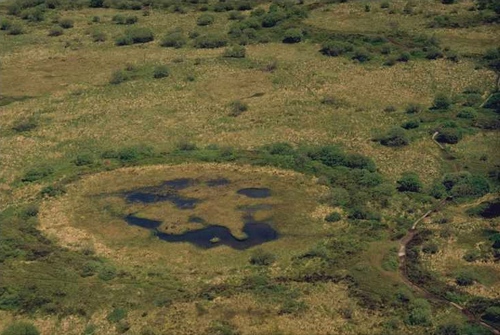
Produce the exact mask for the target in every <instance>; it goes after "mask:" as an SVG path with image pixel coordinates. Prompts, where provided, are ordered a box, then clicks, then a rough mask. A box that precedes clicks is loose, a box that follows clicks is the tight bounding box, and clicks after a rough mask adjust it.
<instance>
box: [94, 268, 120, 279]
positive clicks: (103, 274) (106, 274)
mask: <svg viewBox="0 0 500 335" xmlns="http://www.w3.org/2000/svg"><path fill="white" fill-rule="evenodd" d="M97 276H98V277H99V279H101V280H104V281H108V280H112V279H114V278H115V277H116V269H115V267H114V266H112V265H104V266H102V267H101V268H100V269H99V273H98V275H97Z"/></svg>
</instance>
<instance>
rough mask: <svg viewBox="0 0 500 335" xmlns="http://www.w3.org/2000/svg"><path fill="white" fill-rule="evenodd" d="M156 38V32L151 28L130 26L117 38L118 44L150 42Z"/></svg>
mask: <svg viewBox="0 0 500 335" xmlns="http://www.w3.org/2000/svg"><path fill="white" fill-rule="evenodd" d="M153 40H154V34H153V32H152V31H151V29H149V28H130V29H127V30H126V31H125V33H124V34H123V35H122V36H120V37H118V38H117V39H116V45H118V46H121V45H131V44H138V43H148V42H151V41H153Z"/></svg>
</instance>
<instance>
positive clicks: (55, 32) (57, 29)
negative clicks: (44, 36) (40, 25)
mask: <svg viewBox="0 0 500 335" xmlns="http://www.w3.org/2000/svg"><path fill="white" fill-rule="evenodd" d="M63 33H64V30H63V28H61V27H60V26H53V27H52V28H50V30H49V36H51V37H55V36H61V35H62V34H63Z"/></svg>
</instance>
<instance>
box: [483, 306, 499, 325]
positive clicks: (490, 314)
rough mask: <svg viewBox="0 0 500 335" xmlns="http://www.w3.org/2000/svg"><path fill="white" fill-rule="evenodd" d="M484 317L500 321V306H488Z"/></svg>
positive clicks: (487, 319) (488, 319)
mask: <svg viewBox="0 0 500 335" xmlns="http://www.w3.org/2000/svg"><path fill="white" fill-rule="evenodd" d="M483 319H485V320H486V321H490V322H496V323H500V307H499V306H492V307H488V308H487V309H486V311H485V313H484V315H483Z"/></svg>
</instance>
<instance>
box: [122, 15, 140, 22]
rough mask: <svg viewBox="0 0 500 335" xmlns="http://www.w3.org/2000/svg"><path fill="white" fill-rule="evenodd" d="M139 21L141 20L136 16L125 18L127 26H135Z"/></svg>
mask: <svg viewBox="0 0 500 335" xmlns="http://www.w3.org/2000/svg"><path fill="white" fill-rule="evenodd" d="M138 20H139V19H138V18H137V16H135V15H133V16H127V17H126V18H125V24H134V23H137V21H138Z"/></svg>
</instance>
